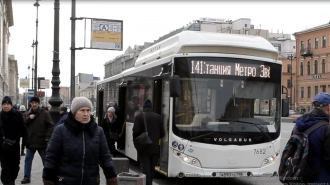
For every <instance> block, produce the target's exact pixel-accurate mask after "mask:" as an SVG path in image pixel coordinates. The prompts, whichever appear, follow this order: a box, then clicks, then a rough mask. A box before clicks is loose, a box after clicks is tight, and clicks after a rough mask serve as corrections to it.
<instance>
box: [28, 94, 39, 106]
mask: <svg viewBox="0 0 330 185" xmlns="http://www.w3.org/2000/svg"><path fill="white" fill-rule="evenodd" d="M33 101H35V102H38V103H39V104H40V99H39V97H37V96H34V97H32V98H31V100H30V102H33Z"/></svg>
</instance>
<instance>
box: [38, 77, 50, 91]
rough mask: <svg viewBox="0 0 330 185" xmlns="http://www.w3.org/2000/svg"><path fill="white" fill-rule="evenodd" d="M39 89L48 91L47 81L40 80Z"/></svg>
mask: <svg viewBox="0 0 330 185" xmlns="http://www.w3.org/2000/svg"><path fill="white" fill-rule="evenodd" d="M40 89H49V79H45V80H40Z"/></svg>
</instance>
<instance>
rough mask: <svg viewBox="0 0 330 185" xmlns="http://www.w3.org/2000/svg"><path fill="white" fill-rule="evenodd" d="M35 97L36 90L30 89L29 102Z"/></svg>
mask: <svg viewBox="0 0 330 185" xmlns="http://www.w3.org/2000/svg"><path fill="white" fill-rule="evenodd" d="M33 96H34V90H33V89H28V100H30V99H31V98H32V97H33Z"/></svg>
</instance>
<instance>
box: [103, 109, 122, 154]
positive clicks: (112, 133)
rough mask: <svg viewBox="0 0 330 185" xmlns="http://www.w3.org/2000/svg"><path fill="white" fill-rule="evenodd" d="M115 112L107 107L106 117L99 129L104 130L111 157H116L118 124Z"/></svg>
mask: <svg viewBox="0 0 330 185" xmlns="http://www.w3.org/2000/svg"><path fill="white" fill-rule="evenodd" d="M115 111H116V110H115V108H114V107H109V108H108V113H107V116H105V118H104V119H103V121H102V124H101V127H102V128H103V130H104V135H105V138H106V140H107V143H108V147H109V150H110V153H111V154H112V156H113V157H116V155H117V150H116V147H115V142H116V141H118V134H119V123H118V119H117V115H116V114H115Z"/></svg>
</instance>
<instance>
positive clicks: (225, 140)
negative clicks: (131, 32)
mask: <svg viewBox="0 0 330 185" xmlns="http://www.w3.org/2000/svg"><path fill="white" fill-rule="evenodd" d="M277 59H278V52H277V50H276V49H275V48H274V47H273V46H272V45H271V44H270V43H269V42H268V41H267V40H265V39H264V38H262V37H257V36H247V35H236V34H220V33H210V32H199V31H198V32H195V31H183V32H181V33H178V34H176V35H174V36H172V37H170V38H167V39H165V40H163V41H161V42H159V43H156V44H154V45H152V46H150V47H149V48H146V49H145V50H143V51H142V52H141V53H140V55H139V56H138V58H137V60H136V62H135V65H134V67H133V68H130V69H127V70H125V71H123V72H121V73H120V74H117V75H114V76H111V77H109V78H107V79H104V80H103V81H101V82H99V83H97V86H98V87H97V89H98V105H97V115H98V117H99V120H98V121H99V122H100V120H101V119H102V118H103V117H104V113H105V106H106V104H107V103H108V102H109V101H110V100H115V101H117V102H118V105H119V107H120V115H119V116H121V117H123V119H124V121H125V122H126V126H125V127H124V129H125V147H124V148H123V149H122V150H119V152H121V153H123V154H124V155H125V156H127V157H129V158H131V159H133V160H136V161H138V157H137V153H136V150H135V148H134V145H133V139H132V128H133V125H134V117H135V115H136V114H138V113H139V112H141V111H142V105H143V102H144V101H145V100H146V99H147V98H149V99H150V100H151V101H152V102H153V109H154V111H155V112H156V113H159V114H160V115H161V117H162V119H163V121H164V125H165V130H166V135H165V137H164V138H163V139H161V140H160V158H159V164H158V165H157V167H156V169H155V170H156V171H158V172H160V173H161V174H163V175H166V176H168V177H179V178H182V177H200V178H204V177H218V178H219V177H240V176H274V175H277V170H278V166H279V162H280V158H279V156H280V130H281V129H280V128H281V112H282V107H281V105H282V101H281V95H282V85H281V76H282V62H281V61H278V60H277ZM265 118H267V119H265ZM149 132H152V131H149Z"/></svg>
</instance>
